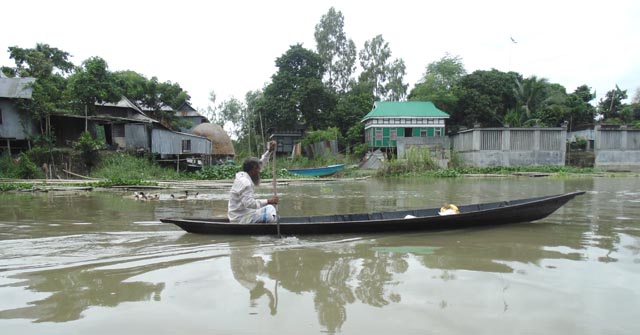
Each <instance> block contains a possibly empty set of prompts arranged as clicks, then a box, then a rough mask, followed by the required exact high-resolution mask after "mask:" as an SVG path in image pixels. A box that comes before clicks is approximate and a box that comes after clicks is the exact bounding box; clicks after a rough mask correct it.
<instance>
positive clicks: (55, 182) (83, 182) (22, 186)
mask: <svg viewBox="0 0 640 335" xmlns="http://www.w3.org/2000/svg"><path fill="white" fill-rule="evenodd" d="M413 177H416V176H413V175H403V176H393V177H379V176H376V175H375V171H371V170H357V171H352V172H350V173H348V174H342V175H338V176H334V177H324V178H278V179H277V185H278V186H285V185H289V184H305V183H325V182H333V181H349V180H354V181H355V180H364V179H369V178H391V179H393V178H400V179H403V178H413ZM431 177H433V178H445V176H431ZM452 177H454V178H585V177H595V178H605V177H611V178H616V177H640V173H638V172H593V173H567V172H537V171H516V172H510V173H466V174H460V175H456V176H452ZM232 183H233V180H232V179H224V180H196V179H193V180H144V181H128V182H124V181H114V180H110V179H106V178H90V179H87V178H82V179H10V178H0V192H7V191H18V192H53V191H90V190H93V189H105V190H116V191H124V190H163V189H166V190H193V191H197V190H202V189H210V190H211V189H213V190H215V189H228V188H230V187H231V185H232ZM271 183H272V180H271V179H263V185H271Z"/></svg>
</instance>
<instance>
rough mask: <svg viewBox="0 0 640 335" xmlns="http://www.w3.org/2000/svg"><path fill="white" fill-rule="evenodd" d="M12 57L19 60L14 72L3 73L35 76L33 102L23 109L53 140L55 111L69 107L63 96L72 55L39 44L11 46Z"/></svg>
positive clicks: (70, 67) (8, 70)
mask: <svg viewBox="0 0 640 335" xmlns="http://www.w3.org/2000/svg"><path fill="white" fill-rule="evenodd" d="M8 51H9V58H11V59H13V60H14V61H15V64H16V67H15V68H13V69H9V68H6V67H5V68H4V69H3V72H5V73H7V72H8V73H9V74H13V75H15V76H18V77H34V78H36V82H35V83H34V85H33V91H32V98H31V100H25V101H21V103H20V106H19V107H20V108H21V109H22V110H27V111H30V113H31V117H32V118H33V119H35V120H36V121H39V124H40V132H41V133H42V134H43V135H44V136H45V137H51V126H50V121H49V117H50V115H51V113H53V112H63V111H66V110H67V108H68V106H67V103H66V100H65V99H64V97H63V92H64V91H65V87H66V79H65V75H67V74H68V73H70V72H71V71H72V70H73V68H74V65H73V63H71V62H70V61H69V57H70V55H69V53H68V52H65V51H62V50H60V49H58V48H54V47H51V46H49V45H48V44H42V43H38V44H36V47H35V48H33V49H23V48H19V47H17V46H13V47H9V49H8Z"/></svg>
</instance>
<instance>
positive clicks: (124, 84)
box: [112, 71, 191, 130]
mask: <svg viewBox="0 0 640 335" xmlns="http://www.w3.org/2000/svg"><path fill="white" fill-rule="evenodd" d="M112 76H113V81H114V85H115V86H116V87H117V88H118V90H119V92H120V94H122V95H124V96H125V97H127V98H129V99H130V100H132V101H133V102H135V103H136V104H138V105H139V106H140V107H141V108H142V109H143V110H144V111H145V113H147V114H148V115H149V117H151V118H153V119H156V120H158V121H160V123H162V124H163V125H165V126H167V127H169V128H172V129H174V130H177V129H179V128H180V127H185V126H188V124H186V123H185V122H184V120H182V119H181V118H180V117H179V116H178V115H177V114H176V113H174V112H173V110H175V109H177V108H179V107H180V106H181V105H182V104H183V103H185V102H187V101H189V99H191V97H190V96H189V94H188V93H187V92H186V91H184V90H183V89H182V87H180V84H178V83H172V82H171V81H166V82H160V81H159V80H158V78H157V77H152V78H151V79H147V78H146V77H145V76H143V75H141V74H138V73H136V72H133V71H120V72H114V73H113V74H112Z"/></svg>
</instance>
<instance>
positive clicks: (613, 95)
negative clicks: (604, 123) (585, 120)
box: [598, 85, 627, 120]
mask: <svg viewBox="0 0 640 335" xmlns="http://www.w3.org/2000/svg"><path fill="white" fill-rule="evenodd" d="M626 98H627V90H621V89H620V88H619V87H618V85H616V89H615V90H611V91H609V92H607V94H605V97H604V99H600V102H598V113H600V114H601V115H602V116H604V119H605V120H606V119H610V118H617V117H619V116H620V115H619V114H620V112H621V111H622V108H623V106H624V104H623V103H622V100H624V99H626Z"/></svg>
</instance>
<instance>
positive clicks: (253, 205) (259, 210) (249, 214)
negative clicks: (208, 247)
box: [227, 141, 279, 223]
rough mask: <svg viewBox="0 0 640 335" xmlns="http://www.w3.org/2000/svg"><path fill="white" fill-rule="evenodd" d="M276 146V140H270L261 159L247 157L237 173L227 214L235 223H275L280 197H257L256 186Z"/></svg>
mask: <svg viewBox="0 0 640 335" xmlns="http://www.w3.org/2000/svg"><path fill="white" fill-rule="evenodd" d="M275 148H276V141H271V142H269V150H267V151H266V152H265V153H264V154H263V155H262V157H261V158H260V159H258V158H256V157H249V158H247V159H246V160H245V161H244V163H243V164H242V171H240V172H238V173H236V178H235V180H234V181H233V186H231V192H230V197H229V206H228V212H227V215H228V216H229V221H231V222H234V223H273V222H276V221H277V218H278V216H277V213H276V208H275V206H274V205H277V204H278V201H279V199H278V197H277V196H273V197H271V198H269V199H256V197H255V191H254V189H253V188H254V187H255V186H259V185H260V172H261V171H262V167H263V166H264V165H267V164H269V157H270V156H271V153H272V152H273V151H274V150H275Z"/></svg>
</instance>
